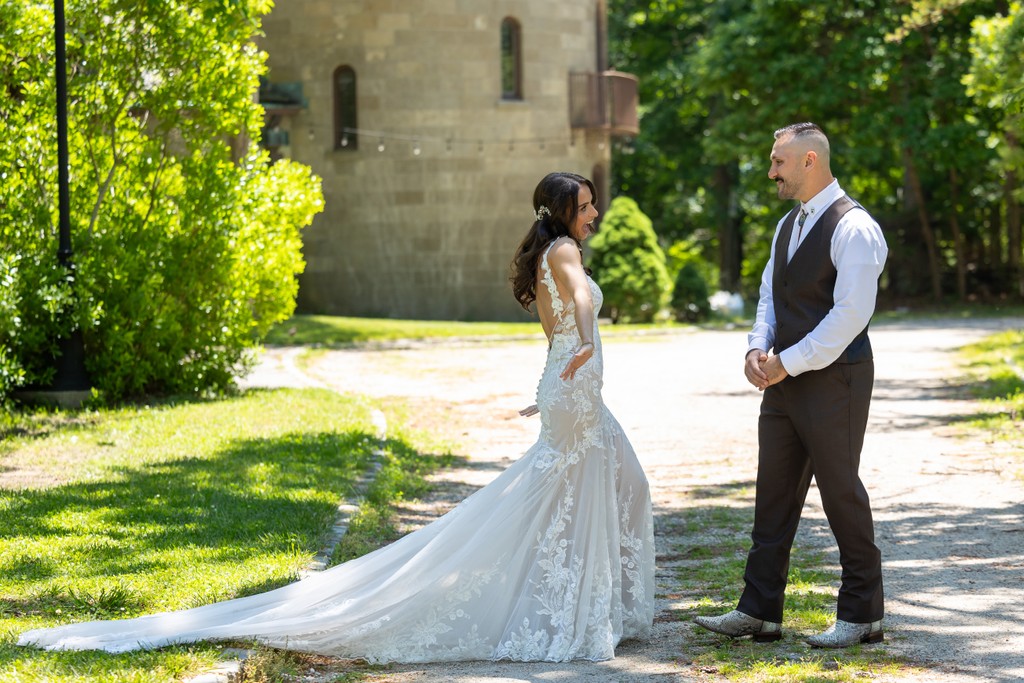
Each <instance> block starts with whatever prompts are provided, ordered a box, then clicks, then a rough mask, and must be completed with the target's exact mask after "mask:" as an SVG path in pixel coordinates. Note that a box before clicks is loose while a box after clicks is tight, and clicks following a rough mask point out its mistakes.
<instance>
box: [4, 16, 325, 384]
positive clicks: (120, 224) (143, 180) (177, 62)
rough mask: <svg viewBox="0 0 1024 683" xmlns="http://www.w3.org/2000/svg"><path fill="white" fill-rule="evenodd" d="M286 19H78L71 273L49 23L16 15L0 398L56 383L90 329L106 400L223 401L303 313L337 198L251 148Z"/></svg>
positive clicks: (10, 65)
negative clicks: (326, 213) (301, 299)
mask: <svg viewBox="0 0 1024 683" xmlns="http://www.w3.org/2000/svg"><path fill="white" fill-rule="evenodd" d="M270 6H271V5H270V2H269V1H267V0H239V1H238V2H231V3H224V2H220V1H219V0H205V1H204V0H200V1H199V2H192V3H187V5H186V4H185V3H177V2H159V3H142V4H137V3H122V2H118V1H117V0H71V1H70V2H69V3H68V9H67V21H68V26H67V30H66V36H67V43H68V45H67V53H68V74H69V77H68V111H69V148H70V163H69V172H70V184H71V187H70V190H71V230H72V242H73V247H74V257H73V260H74V263H75V270H74V272H73V273H70V274H69V273H67V272H66V271H65V270H64V268H63V267H62V266H60V264H59V263H58V262H57V258H56V249H57V244H56V232H57V231H56V228H55V224H56V220H57V216H56V213H57V200H56V187H57V150H56V138H57V135H56V115H55V107H56V104H55V84H54V77H53V73H52V71H53V66H52V65H53V60H52V53H53V16H52V10H51V8H50V7H49V6H48V5H47V4H46V3H34V2H29V1H28V0H15V1H14V2H11V3H4V6H3V8H2V9H0V92H4V93H6V94H5V96H4V97H0V181H2V183H3V187H4V195H3V198H2V201H0V253H2V254H4V256H3V259H4V260H3V261H2V262H0V263H2V265H0V280H3V282H4V287H3V293H2V294H0V398H2V397H3V396H4V395H6V394H7V393H8V392H9V391H10V390H11V389H12V388H14V387H15V386H17V385H18V384H20V383H33V384H45V383H46V382H47V381H48V380H49V379H50V377H49V374H48V373H50V372H52V371H51V370H50V369H49V368H50V366H51V365H52V361H51V356H52V353H53V351H54V348H53V347H54V344H55V340H56V339H57V338H58V337H59V336H61V335H66V334H67V333H69V332H70V331H72V330H74V329H81V330H82V333H83V337H84V340H85V346H86V367H87V370H88V371H89V373H90V376H91V378H92V381H93V384H94V386H95V387H96V388H97V389H99V390H100V391H101V392H102V395H103V396H104V397H105V398H107V399H111V400H114V399H118V398H121V397H125V396H133V395H139V394H143V393H178V392H190V393H192V392H196V393H203V392H210V391H219V390H222V389H224V388H226V387H228V386H229V385H230V384H231V382H232V380H233V378H234V377H235V376H236V375H237V374H238V373H241V372H244V371H245V370H246V368H247V367H248V364H249V363H250V362H251V354H250V350H251V349H252V348H253V347H254V346H256V345H257V344H258V342H259V339H260V338H261V337H262V336H263V335H265V334H266V333H267V331H268V330H269V328H270V326H271V325H273V324H274V323H275V322H277V321H280V320H283V319H285V318H287V317H288V316H289V315H290V314H291V312H292V311H293V309H294V301H295V293H296V290H297V282H296V276H297V274H298V273H300V272H301V271H302V269H303V267H304V263H303V260H302V256H301V251H300V247H301V242H300V230H301V228H303V227H304V226H306V225H308V224H309V223H310V221H311V220H312V218H313V216H314V215H315V214H316V213H317V212H318V211H319V210H320V209H321V208H322V203H323V200H322V197H321V192H320V181H319V179H318V178H316V177H315V176H313V175H312V174H311V173H310V171H309V169H308V168H306V167H304V166H301V165H298V164H294V163H290V162H278V163H271V160H270V158H269V156H268V155H267V154H266V152H264V151H262V150H260V149H259V148H258V147H257V146H256V144H255V141H257V140H258V136H259V131H260V129H261V126H262V118H263V112H262V109H261V107H260V106H259V105H258V104H257V103H255V102H254V101H253V93H254V92H255V90H256V89H257V87H258V78H259V76H260V74H261V73H263V71H264V64H263V63H264V58H265V55H264V54H262V53H260V52H259V51H258V50H257V49H256V48H255V47H254V45H253V43H252V36H253V35H256V34H258V33H259V31H260V18H261V16H262V15H263V14H264V13H266V12H267V11H269V9H270ZM12 254H13V256H9V255H12ZM5 373H6V374H5ZM18 373H23V374H18Z"/></svg>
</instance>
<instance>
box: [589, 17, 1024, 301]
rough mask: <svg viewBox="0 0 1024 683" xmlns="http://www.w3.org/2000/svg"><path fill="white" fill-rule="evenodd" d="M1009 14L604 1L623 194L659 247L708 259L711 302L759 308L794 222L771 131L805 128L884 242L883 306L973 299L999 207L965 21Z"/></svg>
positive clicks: (992, 249)
mask: <svg viewBox="0 0 1024 683" xmlns="http://www.w3.org/2000/svg"><path fill="white" fill-rule="evenodd" d="M1003 4H1004V3H1000V2H995V1H992V2H987V1H985V0H973V1H971V2H964V1H963V0H927V1H924V0H915V2H913V3H892V2H885V1H884V0H838V1H836V0H807V1H805V2H796V1H795V0H720V1H718V2H714V3H705V2H697V1H696V0H612V1H611V2H610V4H609V12H610V16H609V35H610V52H611V61H612V63H614V64H615V65H616V68H619V69H622V70H625V71H631V72H633V73H636V74H637V75H638V76H639V77H640V88H641V91H640V97H641V126H640V129H641V132H640V134H639V136H638V137H637V139H636V140H635V141H633V142H632V143H631V144H630V145H628V146H625V147H620V148H619V149H617V150H616V152H615V159H614V168H615V169H616V175H615V177H614V178H613V182H614V183H615V188H616V190H618V191H620V192H622V193H624V194H628V195H629V196H632V197H634V198H635V199H636V200H637V202H638V203H639V205H640V206H641V208H642V209H643V210H644V211H645V212H647V213H649V214H650V215H651V216H653V217H655V225H656V226H657V227H658V231H659V235H660V236H662V237H663V238H669V239H672V240H673V241H674V240H677V239H680V238H689V239H692V240H694V241H695V242H697V243H700V244H702V245H704V249H703V255H704V257H705V258H707V259H709V260H715V261H717V263H718V265H719V272H720V279H719V287H720V288H722V289H728V290H734V291H735V289H736V288H737V287H741V288H742V291H743V292H744V293H745V294H746V295H747V296H748V297H750V296H753V295H754V294H755V293H756V291H757V282H758V279H759V277H760V272H761V269H762V267H763V265H764V262H765V260H766V259H767V242H768V241H769V240H770V237H771V234H772V232H773V231H774V229H775V225H776V221H777V218H778V216H780V215H781V213H782V211H784V210H785V209H786V208H788V207H780V206H779V202H778V200H777V199H776V198H775V193H774V187H773V186H772V184H771V183H770V181H769V180H768V179H767V177H766V173H765V172H766V169H767V160H766V156H767V150H768V149H770V146H771V141H772V140H771V133H772V131H773V130H774V129H775V128H778V127H779V126H781V125H784V124H787V123H791V122H795V121H802V120H813V121H816V122H817V123H819V124H821V125H822V126H823V127H824V128H825V130H826V132H827V133H828V135H829V138H830V140H831V142H832V145H833V150H834V151H835V154H834V156H833V170H834V171H835V173H836V175H837V177H839V179H840V181H841V183H842V185H843V187H844V188H845V189H846V190H848V191H849V192H850V193H851V194H852V195H853V196H854V197H856V198H857V199H858V200H859V201H861V202H862V203H863V204H864V205H865V206H866V207H867V208H869V209H870V210H871V211H872V213H874V214H875V215H876V217H878V218H879V220H880V222H881V223H882V227H883V229H884V230H885V231H886V234H887V238H888V240H889V244H890V259H889V266H888V269H887V279H886V281H885V282H884V283H883V285H884V286H885V287H886V288H887V291H889V292H891V294H892V295H893V296H899V297H922V296H928V297H931V298H939V297H941V296H942V295H943V294H944V293H946V292H947V291H950V290H954V291H956V292H957V293H958V294H960V295H961V296H966V295H969V294H971V293H972V292H971V291H970V290H971V289H972V288H974V290H975V291H977V292H980V291H982V289H983V287H982V284H981V283H980V282H979V277H978V274H979V273H982V272H983V271H984V270H985V269H986V268H987V267H988V266H989V264H992V267H993V268H995V267H996V266H995V265H994V264H996V263H997V262H998V261H999V255H998V254H997V253H996V247H997V245H998V244H999V240H998V239H997V238H996V235H995V234H994V233H993V232H992V231H993V229H994V228H993V223H994V222H995V223H998V220H997V219H998V218H999V216H1000V214H999V207H1000V205H1001V204H1002V202H1003V201H1004V200H1003V197H1002V195H1003V192H1002V189H1001V179H1000V178H999V174H998V173H996V172H994V169H993V168H992V160H993V158H994V156H995V153H994V152H993V150H992V149H991V147H990V146H989V145H988V144H987V136H986V132H987V131H988V130H990V129H991V121H992V118H993V117H992V114H991V112H988V111H986V110H985V108H984V107H981V106H979V105H978V103H977V102H975V101H972V99H971V98H970V97H969V96H968V95H967V92H966V89H965V87H964V85H963V83H962V79H963V77H964V75H965V74H966V73H967V71H968V69H969V68H970V52H969V50H968V43H969V40H970V38H971V22H972V20H973V19H975V18H976V17H978V16H991V15H993V14H994V13H995V12H996V11H997V10H998V9H999V8H1000V7H1001V6H1003ZM1009 54H1012V53H1009ZM1001 144H1002V143H1001ZM922 247H923V248H922ZM737 271H738V272H737ZM951 276H952V277H951ZM995 291H998V286H997V287H996V290H995Z"/></svg>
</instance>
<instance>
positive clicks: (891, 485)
mask: <svg viewBox="0 0 1024 683" xmlns="http://www.w3.org/2000/svg"><path fill="white" fill-rule="evenodd" d="M1022 325H1024V321H1022V320H1019V319H1016V320H1008V319H1003V320H972V321H962V320H944V321H930V322H915V323H906V324H888V325H878V326H875V327H874V328H873V331H872V335H871V337H872V343H873V346H874V348H875V356H876V381H875V394H874V401H873V404H872V415H871V423H870V425H869V428H868V435H867V439H866V443H865V450H864V454H863V464H862V468H861V475H862V477H863V479H864V481H865V484H866V486H867V488H868V491H869V492H870V494H871V497H872V507H873V509H874V511H875V523H876V532H877V536H878V542H879V545H880V547H881V549H882V556H883V561H884V573H885V574H884V575H885V582H886V597H887V619H886V628H887V640H886V644H885V645H884V647H886V648H888V651H889V652H890V653H893V654H896V655H899V656H902V657H905V658H906V659H907V660H909V661H910V662H911V663H914V664H916V665H919V666H921V667H923V668H924V669H925V673H924V674H915V675H913V676H912V677H907V676H903V677H878V678H876V679H875V680H886V681H896V680H915V681H938V682H942V683H960V682H976V681H998V682H1005V683H1008V682H1010V681H1024V484H1022V483H1021V481H1019V480H1016V481H1014V480H1012V479H1011V478H1009V477H1007V476H1006V475H1005V474H1003V472H1005V470H1006V469H1007V467H1006V464H1007V463H1008V462H1010V460H1009V459H1010V457H1011V454H1009V453H1007V452H1006V450H1005V447H1002V446H999V445H998V444H988V443H983V442H981V441H979V440H977V439H973V438H966V437H958V436H955V434H954V432H955V428H954V427H952V426H951V425H953V424H955V423H956V421H957V420H958V419H960V418H961V417H963V416H967V415H970V414H971V413H973V412H975V411H977V410H978V409H979V406H978V404H977V403H972V402H969V401H967V400H965V395H964V394H965V392H964V391H963V390H962V383H963V379H962V376H963V371H962V369H961V368H959V367H958V365H957V358H956V355H955V353H954V351H955V349H957V348H958V347H960V346H962V345H964V344H966V343H969V342H972V341H974V340H977V339H979V338H981V337H982V336H984V335H987V334H989V333H991V332H994V331H998V330H1001V329H1007V328H1011V327H1020V326H1022ZM745 344H746V337H745V331H744V330H735V331H689V332H680V333H678V334H671V335H652V336H649V337H642V338H637V337H633V338H617V337H616V338H611V337H609V338H608V339H606V341H605V367H606V377H605V389H604V395H605V400H606V402H607V403H608V405H609V407H610V408H611V409H612V412H613V413H615V415H616V416H617V417H618V418H619V420H620V422H621V423H622V425H623V427H624V428H625V430H626V432H627V434H628V435H629V437H630V439H631V440H632V441H633V444H634V446H635V447H636V450H637V452H638V453H639V455H640V459H641V462H642V463H643V465H644V468H645V470H646V472H647V475H648V478H649V479H650V481H651V484H652V493H653V497H654V505H655V518H656V522H655V523H656V543H657V547H658V555H659V568H658V584H659V585H658V594H659V595H660V596H669V597H660V598H659V602H658V612H659V613H660V614H662V615H663V618H661V619H656V625H655V634H654V637H653V638H652V639H651V640H650V641H647V642H643V643H625V644H623V645H622V646H620V648H619V650H618V653H617V657H616V659H615V660H613V661H609V662H599V663H589V662H573V663H570V664H530V665H522V664H512V663H497V664H495V663H486V662H479V663H468V664H459V665H429V666H424V665H418V666H399V667H395V668H394V672H395V673H394V675H393V676H390V675H389V676H388V677H387V680H388V681H396V682H400V683H404V682H405V681H416V682H417V683H425V682H434V681H437V682H440V681H445V682H450V681H457V682H459V683H477V682H479V683H483V682H486V683H506V682H508V683H511V682H512V681H538V682H539V681H569V680H573V681H575V680H593V681H618V682H622V683H625V682H628V681H690V680H698V679H699V680H706V679H707V678H709V676H708V675H707V673H706V672H700V671H698V670H696V669H695V668H694V667H693V666H691V664H690V662H688V661H687V659H686V657H685V655H684V653H683V645H684V643H685V642H686V639H687V638H689V637H690V633H691V629H692V628H693V627H692V625H691V624H689V623H686V622H680V621H678V620H677V619H675V618H670V617H669V616H668V614H669V613H670V612H671V611H672V610H676V609H681V608H684V607H685V603H684V602H681V601H680V599H679V598H676V599H672V596H676V595H677V594H678V593H679V587H678V579H677V576H678V572H679V570H678V567H677V566H676V565H674V564H673V556H674V554H675V550H674V549H675V548H677V547H679V546H686V545H693V540H694V539H687V538H685V537H682V536H680V535H679V534H680V529H681V527H682V524H681V520H683V519H685V516H686V514H687V507H688V506H691V505H693V504H694V500H693V499H694V496H692V495H690V494H691V493H692V492H693V491H694V490H695V489H696V488H697V487H707V486H726V485H729V486H733V485H747V486H752V484H753V481H754V478H755V474H756V420H757V412H758V406H759V402H760V394H759V393H758V392H757V391H756V390H754V389H753V388H752V387H750V386H749V385H748V384H746V381H745V380H744V379H743V374H742V354H743V351H744V350H745ZM294 354H295V351H294V350H288V349H274V350H270V351H268V353H267V355H266V357H265V358H264V361H263V362H262V364H261V365H260V367H259V369H258V370H257V372H256V373H255V374H254V375H253V377H252V378H250V380H249V382H248V384H250V385H259V386H295V385H307V386H329V387H332V388H335V389H337V390H340V391H353V392H358V393H362V394H367V395H370V396H376V397H379V398H385V397H392V396H395V397H402V398H403V399H405V400H407V401H408V402H409V403H410V405H411V410H410V415H411V420H412V423H413V424H414V426H415V425H416V423H417V421H422V423H423V424H424V425H432V426H433V427H435V428H436V426H437V425H438V424H443V425H445V428H446V429H448V430H450V433H451V435H452V438H453V439H454V440H455V441H456V442H457V443H458V444H459V445H460V451H461V452H462V453H464V454H468V455H470V456H471V457H470V459H469V461H468V464H467V465H466V466H465V467H462V468H459V469H454V470H446V471H445V472H444V473H443V474H441V475H440V481H439V482H438V483H439V490H438V493H437V494H435V496H434V497H433V498H432V499H431V500H428V501H425V502H424V503H422V504H421V505H418V506H416V507H410V509H409V510H408V517H407V519H408V523H409V526H410V528H412V527H415V526H416V525H418V524H422V523H423V522H424V521H425V520H429V519H430V518H432V516H433V515H436V514H438V513H441V512H443V511H445V510H447V509H449V508H450V507H451V506H452V505H453V504H454V503H455V502H457V501H458V500H459V499H460V498H461V497H463V496H465V495H466V494H467V493H468V492H470V491H472V490H473V489H474V488H476V487H479V486H482V485H484V484H486V483H487V482H488V481H490V480H491V479H492V478H493V477H494V476H495V475H496V474H497V473H498V472H499V471H500V470H501V469H503V468H504V467H506V466H507V465H508V464H509V463H510V462H511V461H512V460H514V459H515V458H517V457H518V456H519V455H520V454H521V453H522V452H523V450H525V448H526V447H528V446H529V445H530V444H531V443H532V442H533V440H534V439H535V438H536V433H537V429H538V423H537V422H536V419H533V420H530V419H524V418H520V417H519V416H518V415H517V414H516V411H517V409H519V408H521V407H523V406H525V405H528V404H529V403H532V400H533V392H534V390H535V387H536V381H537V378H538V377H539V376H540V370H541V367H542V365H543V361H544V344H543V341H542V339H541V338H538V340H537V341H535V342H521V341H520V342H508V343H487V344H484V343H475V344H464V345H459V344H455V343H449V344H445V345H443V346H442V345H426V346H422V347H413V348H408V349H401V350H397V349H396V350H382V351H352V350H344V351H331V352H327V353H324V354H321V355H318V356H316V358H315V360H314V361H313V363H312V365H311V367H309V368H308V369H307V371H306V372H305V373H304V374H303V373H297V372H296V371H295V368H294V363H293V360H294ZM439 420H443V422H440V421H439ZM1017 462H1018V463H1019V462H1020V461H1019V460H1018V461H1017ZM797 543H798V544H805V545H806V544H814V545H819V546H821V547H822V548H823V549H825V550H826V551H827V552H828V554H827V558H828V560H829V561H830V562H832V563H836V564H837V563H838V557H837V555H838V553H837V552H836V551H835V549H834V547H833V546H832V543H833V541H832V537H831V533H830V532H829V530H828V527H827V524H826V523H825V520H824V515H823V513H822V511H821V506H820V499H819V498H818V496H817V491H816V490H815V489H813V488H812V490H811V493H810V495H809V496H808V507H807V509H806V511H805V514H804V522H803V524H802V525H801V529H800V533H799V536H798V539H797ZM736 580H737V582H739V581H741V580H742V579H741V577H739V576H737V577H736ZM711 678H714V676H711Z"/></svg>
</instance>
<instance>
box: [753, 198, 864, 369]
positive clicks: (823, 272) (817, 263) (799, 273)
mask: <svg viewBox="0 0 1024 683" xmlns="http://www.w3.org/2000/svg"><path fill="white" fill-rule="evenodd" d="M858 206H860V205H859V204H857V202H855V201H853V200H852V199H850V198H849V197H848V196H846V195H843V196H842V197H840V198H839V199H837V200H836V201H835V202H833V203H832V205H831V206H830V207H828V209H827V210H826V211H825V213H824V214H822V216H821V217H820V218H818V221H817V222H816V223H815V224H814V228H813V230H811V232H810V233H809V234H808V235H807V237H805V238H804V241H803V242H802V243H801V244H800V246H799V247H798V248H797V250H796V252H795V253H794V254H793V260H792V261H790V262H789V263H787V262H786V257H787V253H788V251H789V242H790V239H791V237H792V235H793V227H794V225H795V224H796V216H797V214H798V213H799V212H800V206H799V205H797V206H795V207H793V210H792V211H790V212H789V215H787V216H786V218H785V219H783V223H782V228H781V229H780V230H779V237H778V239H777V240H776V242H775V270H774V272H773V273H772V298H773V301H774V304H775V346H774V348H773V351H774V352H775V353H776V354H778V353H781V352H782V351H784V350H785V349H788V348H789V347H790V346H793V345H795V344H796V343H797V342H799V341H800V340H801V339H803V338H804V337H806V336H807V335H808V334H809V333H810V332H811V330H813V329H814V328H815V327H817V326H818V323H820V322H821V321H822V320H823V319H824V318H825V316H826V315H827V314H828V312H829V311H830V310H832V307H833V306H834V305H835V299H834V298H833V293H834V290H835V286H836V278H837V277H838V275H839V273H838V272H837V271H836V267H835V266H834V265H832V255H831V247H832V235H833V234H834V233H835V231H836V226H837V225H839V219H840V218H842V217H843V216H844V215H845V214H846V212H847V211H849V210H850V209H853V208H854V207H858ZM871 358H872V355H871V342H870V340H868V328H867V326H865V327H864V329H863V330H861V331H860V333H859V334H858V335H857V336H856V337H854V338H853V341H852V342H850V345H849V346H847V347H846V350H845V351H843V353H842V354H841V355H840V356H839V358H837V359H836V361H835V362H837V363H863V362H865V361H869V360H871Z"/></svg>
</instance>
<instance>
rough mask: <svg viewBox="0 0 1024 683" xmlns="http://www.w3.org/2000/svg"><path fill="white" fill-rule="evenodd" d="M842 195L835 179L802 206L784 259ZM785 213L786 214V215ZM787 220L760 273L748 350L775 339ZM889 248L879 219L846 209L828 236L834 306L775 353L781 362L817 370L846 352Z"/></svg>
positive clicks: (866, 315) (790, 369)
mask: <svg viewBox="0 0 1024 683" xmlns="http://www.w3.org/2000/svg"><path fill="white" fill-rule="evenodd" d="M844 194H845V193H844V192H843V190H842V189H841V188H840V187H839V181H838V180H833V181H832V183H831V184H830V185H829V186H828V187H826V188H825V189H824V190H822V191H821V192H819V193H818V194H816V195H814V197H813V198H812V199H811V200H810V201H808V202H807V203H805V204H803V205H802V206H801V207H800V208H801V209H803V210H804V211H807V220H806V221H805V222H804V227H803V231H802V234H799V235H798V231H797V230H796V225H795V224H794V226H793V236H792V239H791V240H790V243H789V252H788V258H789V259H792V258H793V254H794V253H795V252H796V250H797V248H799V246H800V244H801V243H802V242H803V240H804V239H806V238H807V235H808V234H809V233H810V232H811V230H813V229H814V226H815V225H816V223H817V220H818V217H819V216H821V215H822V214H823V213H825V210H826V209H827V208H828V207H830V206H831V205H832V203H833V202H835V201H836V200H837V199H839V198H840V197H842V196H843V195H844ZM787 215H788V214H787ZM784 220H785V217H783V219H782V220H780V221H779V223H778V225H776V226H775V236H774V237H773V238H772V249H771V257H770V258H769V259H768V265H767V266H765V269H764V274H763V275H762V276H761V291H760V294H761V298H760V300H759V301H758V303H757V317H756V319H755V320H754V327H753V329H752V330H751V331H750V334H749V335H748V337H747V351H748V352H749V351H750V350H752V349H760V350H761V351H765V352H767V351H768V349H770V348H771V347H772V346H773V345H774V343H775V306H774V303H773V299H772V274H773V273H774V272H775V242H776V240H778V238H779V230H780V228H781V227H782V223H783V221H784ZM888 253H889V249H888V247H887V246H886V244H885V237H884V236H883V235H882V229H881V228H880V227H879V226H878V223H876V222H875V221H874V219H872V218H871V216H870V214H868V212H867V211H865V210H864V209H861V208H859V207H855V208H853V209H850V211H848V212H847V213H846V215H844V216H843V217H842V218H840V219H839V224H838V225H837V226H836V231H835V233H834V234H833V235H832V246H831V249H830V254H831V256H832V265H834V266H835V268H836V271H837V273H838V276H837V277H836V285H835V289H834V290H833V301H834V302H835V303H834V305H833V306H832V310H830V311H829V312H828V314H827V315H826V316H825V317H824V318H823V319H822V321H821V322H820V323H818V325H817V327H815V328H814V329H813V330H811V331H810V333H808V335H807V336H806V337H804V338H803V339H801V340H800V341H799V342H797V343H796V344H794V345H793V346H791V347H789V348H788V349H786V350H784V351H783V352H782V353H781V354H779V360H780V361H781V362H782V366H783V367H784V368H785V369H786V372H787V373H789V374H790V375H799V374H801V373H804V372H807V371H808V370H820V369H822V368H825V367H828V366H829V365H831V364H832V363H833V362H834V361H835V360H836V358H839V356H840V355H841V354H842V353H843V351H844V350H846V347H847V346H849V345H850V342H851V341H853V338H854V337H856V336H857V335H858V334H860V331H861V330H863V329H864V327H865V326H866V325H867V324H868V321H869V320H870V319H871V314H872V313H873V312H874V310H875V295H876V294H877V293H878V276H879V275H880V274H881V273H882V268H883V267H884V266H885V257H886V256H887V255H888Z"/></svg>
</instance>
